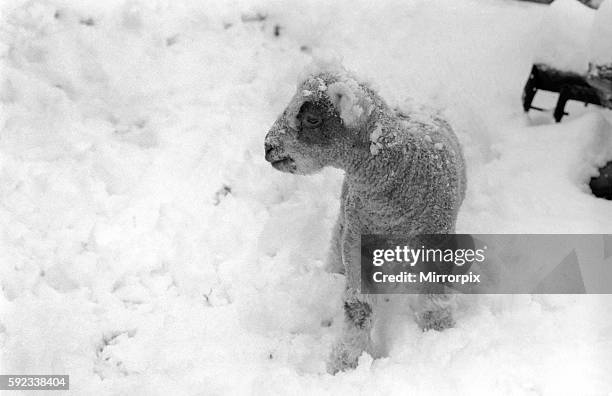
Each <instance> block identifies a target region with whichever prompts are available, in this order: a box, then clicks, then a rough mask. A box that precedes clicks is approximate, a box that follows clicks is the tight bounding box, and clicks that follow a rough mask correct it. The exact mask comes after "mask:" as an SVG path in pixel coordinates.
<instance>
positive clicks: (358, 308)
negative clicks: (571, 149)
mask: <svg viewBox="0 0 612 396" xmlns="http://www.w3.org/2000/svg"><path fill="white" fill-rule="evenodd" d="M265 158H266V160H267V161H269V162H270V163H271V164H272V166H273V167H274V168H276V169H278V170H280V171H283V172H288V173H294V174H302V175H304V174H311V173H314V172H316V171H318V170H320V169H321V168H323V167H325V166H332V167H336V168H340V169H343V170H344V171H345V179H344V184H343V186H342V195H341V208H340V215H339V217H338V221H337V223H336V225H335V228H334V234H333V240H332V244H331V248H330V254H329V259H328V261H329V263H328V265H329V266H330V267H331V268H332V270H334V271H337V272H341V273H344V274H345V276H346V291H345V295H344V311H345V320H344V328H343V333H342V335H341V337H340V339H339V340H338V342H337V343H336V345H335V346H334V348H333V350H332V354H331V357H330V361H329V362H328V371H329V372H330V373H336V372H338V371H340V370H345V369H348V368H354V367H356V365H357V361H358V358H359V356H360V355H361V354H362V352H363V351H364V350H367V351H370V348H371V334H370V333H371V330H372V326H373V319H374V317H373V314H374V313H375V311H376V307H375V305H376V301H375V300H376V298H375V297H376V296H375V295H367V294H361V293H360V284H361V283H360V273H361V272H360V246H359V244H360V236H361V235H362V234H401V235H415V234H438V233H453V232H454V230H455V222H456V218H457V212H458V210H459V206H460V205H461V203H462V201H463V198H464V195H465V185H466V175H465V167H464V160H463V156H462V153H461V148H460V146H459V143H458V141H457V138H456V136H455V135H454V133H453V131H452V129H451V128H450V126H449V125H448V123H446V122H445V121H444V120H442V119H441V118H439V117H438V116H437V115H436V114H433V113H431V112H429V113H427V112H425V113H424V112H422V111H421V112H413V113H410V112H408V113H403V112H400V111H398V110H393V109H391V108H389V107H388V106H387V104H386V103H385V102H384V101H383V99H382V98H381V97H380V96H379V95H378V94H377V93H376V92H374V91H373V90H372V89H371V88H370V87H368V86H367V85H366V84H364V83H360V82H358V81H357V80H356V79H355V77H353V75H352V74H350V73H348V72H347V71H346V70H344V69H343V68H342V67H341V66H338V67H332V68H328V69H327V70H318V71H317V72H314V73H312V74H310V75H309V76H308V77H307V78H305V79H303V81H302V82H301V83H300V84H299V86H298V90H297V93H296V94H295V96H294V97H293V99H292V100H291V102H290V103H289V105H288V106H287V108H286V109H285V111H284V112H283V114H282V115H281V116H280V117H279V118H278V120H277V121H276V122H275V123H274V125H273V126H272V128H271V129H270V131H269V132H268V134H267V136H266V139H265ZM435 293H440V294H435ZM441 293H442V292H441V291H440V290H435V291H431V293H428V294H423V295H421V296H420V297H419V308H418V309H417V312H416V319H417V323H419V325H420V326H421V328H422V329H424V330H427V329H435V330H442V329H444V328H447V327H450V326H452V325H453V323H454V322H453V318H452V313H451V308H450V298H449V295H445V294H441Z"/></svg>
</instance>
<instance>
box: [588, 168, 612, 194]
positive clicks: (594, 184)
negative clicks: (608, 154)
mask: <svg viewBox="0 0 612 396" xmlns="http://www.w3.org/2000/svg"><path fill="white" fill-rule="evenodd" d="M589 186H590V187H591V191H593V195H595V196H596V197H599V198H604V199H610V200H612V161H610V162H608V163H607V164H606V165H604V166H603V167H602V168H600V169H599V176H597V177H593V178H592V179H591V182H590V183H589Z"/></svg>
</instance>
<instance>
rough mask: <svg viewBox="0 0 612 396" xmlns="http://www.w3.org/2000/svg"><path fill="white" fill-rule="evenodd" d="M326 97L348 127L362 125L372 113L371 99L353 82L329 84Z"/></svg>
mask: <svg viewBox="0 0 612 396" xmlns="http://www.w3.org/2000/svg"><path fill="white" fill-rule="evenodd" d="M327 95H328V96H329V99H330V100H331V102H332V104H333V105H334V107H335V108H336V110H337V111H338V114H340V118H342V121H343V122H344V124H345V125H346V126H348V127H357V126H359V125H364V124H365V122H366V121H367V118H368V117H369V116H370V113H372V107H373V103H372V99H370V97H369V96H368V95H367V93H366V92H365V91H364V89H363V88H362V87H361V86H359V84H358V83H357V82H356V81H354V80H347V81H340V82H336V83H333V84H330V85H329V86H328V87H327Z"/></svg>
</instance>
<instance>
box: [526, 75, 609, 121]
mask: <svg viewBox="0 0 612 396" xmlns="http://www.w3.org/2000/svg"><path fill="white" fill-rule="evenodd" d="M538 90H544V91H550V92H557V93H558V94H559V99H558V100H557V105H556V106H555V111H554V113H553V116H554V118H555V121H556V122H559V121H561V119H562V118H563V116H564V115H567V114H568V113H566V112H565V104H566V103H567V102H568V101H569V100H576V101H579V102H584V104H585V106H586V105H588V104H596V105H601V101H600V98H599V95H598V92H597V90H596V89H595V88H593V87H592V86H591V85H589V83H588V82H587V80H586V76H583V75H581V74H578V73H574V72H569V71H564V70H558V69H555V68H552V67H550V66H547V65H545V64H542V63H536V64H534V65H533V67H532V68H531V73H530V74H529V78H528V79H527V83H526V84H525V88H524V89H523V110H525V111H526V112H528V111H529V110H531V109H533V110H539V111H542V110H543V109H541V108H539V107H535V106H532V105H531V103H532V102H533V98H534V97H535V95H536V93H537V92H538Z"/></svg>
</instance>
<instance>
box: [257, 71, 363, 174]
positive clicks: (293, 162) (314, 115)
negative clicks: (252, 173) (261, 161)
mask: <svg viewBox="0 0 612 396" xmlns="http://www.w3.org/2000/svg"><path fill="white" fill-rule="evenodd" d="M371 94H372V92H371V91H370V90H369V89H367V88H366V87H365V86H363V85H361V84H359V83H358V82H357V81H356V80H355V79H354V78H353V77H350V76H348V75H347V74H346V73H332V72H319V73H315V74H312V75H310V76H309V77H307V78H306V79H304V81H302V82H301V83H300V84H299V85H298V89H297V93H296V94H295V95H294V97H293V99H292V100H291V102H290V103H289V105H288V106H287V108H286V109H285V111H284V112H283V114H282V115H281V116H280V117H279V118H278V120H276V122H275V123H274V125H273V126H272V128H271V129H270V131H269V132H268V134H267V136H266V140H265V151H266V160H267V161H269V162H270V163H271V164H272V166H273V167H274V168H276V169H278V170H280V171H283V172H289V173H297V174H310V173H314V172H316V171H318V170H320V169H321V168H323V167H325V166H336V167H342V161H343V159H346V158H347V155H350V154H348V153H349V152H350V151H353V152H354V151H355V150H364V152H366V151H367V150H368V147H369V142H368V141H367V139H366V138H364V136H365V135H366V134H365V132H364V131H365V130H366V129H367V127H368V120H369V117H370V114H371V113H372V109H373V107H374V103H373V97H372V96H371Z"/></svg>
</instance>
